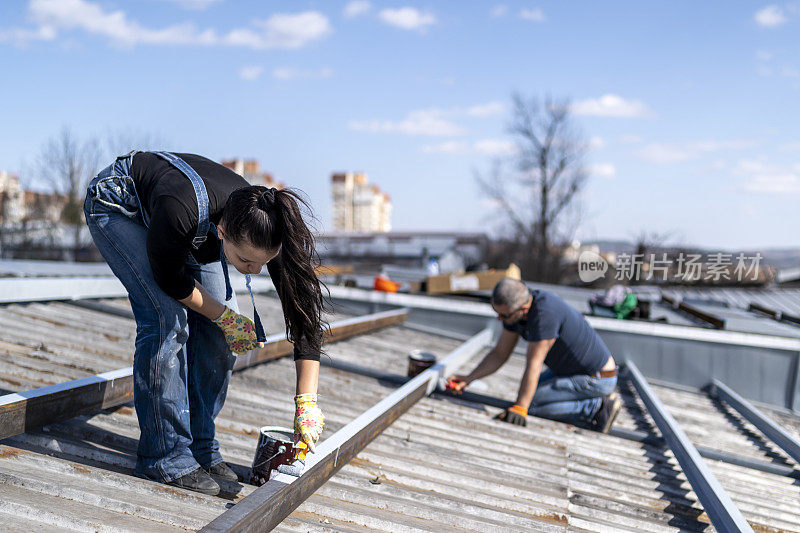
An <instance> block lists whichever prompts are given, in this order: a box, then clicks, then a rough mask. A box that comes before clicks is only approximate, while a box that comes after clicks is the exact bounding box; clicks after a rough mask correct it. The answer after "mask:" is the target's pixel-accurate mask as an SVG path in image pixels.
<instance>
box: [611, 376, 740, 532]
mask: <svg viewBox="0 0 800 533" xmlns="http://www.w3.org/2000/svg"><path fill="white" fill-rule="evenodd" d="M625 369H626V370H627V372H628V374H629V377H630V380H631V382H632V383H633V385H634V387H636V391H637V392H638V393H639V397H640V398H641V399H642V402H643V403H644V405H645V407H647V411H648V413H649V414H650V416H651V417H652V418H653V421H654V422H655V423H656V426H658V429H659V430H660V431H661V434H662V435H663V436H664V440H665V441H666V442H667V444H668V445H669V447H670V449H671V450H672V453H673V454H674V455H675V458H676V459H677V460H678V463H679V464H680V465H681V469H682V470H683V472H684V474H686V478H687V479H688V480H689V483H690V484H691V486H692V489H693V490H694V492H695V494H697V498H698V500H700V503H701V504H702V505H703V508H704V509H705V510H706V513H707V514H708V516H709V518H710V519H711V523H712V524H714V527H716V528H717V530H719V531H723V532H728V531H731V532H733V531H753V529H752V528H751V527H750V524H749V523H748V522H747V520H745V518H744V516H742V513H741V512H740V511H739V509H738V508H737V507H736V505H735V504H734V503H733V500H731V498H730V496H728V493H727V492H725V489H723V488H722V485H720V483H719V481H717V478H716V477H715V476H714V474H713V473H712V472H711V469H709V468H708V465H707V464H706V463H705V461H703V459H702V458H701V457H700V453H699V452H698V451H697V448H695V447H694V444H692V442H691V441H690V440H689V437H687V436H686V433H684V432H683V430H682V429H681V427H680V426H679V425H678V423H677V422H676V421H675V419H674V418H673V417H672V415H671V414H669V412H668V411H667V409H666V407H664V404H662V403H661V400H659V399H658V397H657V396H656V395H655V393H654V392H653V391H652V389H650V385H648V383H647V380H646V379H645V378H644V376H643V375H642V374H641V372H639V369H638V368H637V367H636V364H635V363H633V362H632V361H628V362H627V363H625Z"/></svg>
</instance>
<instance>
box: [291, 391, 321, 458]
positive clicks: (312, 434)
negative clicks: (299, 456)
mask: <svg viewBox="0 0 800 533" xmlns="http://www.w3.org/2000/svg"><path fill="white" fill-rule="evenodd" d="M294 404H295V406H296V409H295V412H294V439H295V442H299V441H300V440H301V439H302V440H303V442H305V443H306V444H307V445H308V449H309V450H311V451H312V452H313V451H314V443H315V442H317V440H319V435H320V433H322V428H323V426H325V417H324V416H322V411H320V409H319V407H317V395H316V394H312V393H310V392H309V393H306V394H298V395H297V396H295V397H294Z"/></svg>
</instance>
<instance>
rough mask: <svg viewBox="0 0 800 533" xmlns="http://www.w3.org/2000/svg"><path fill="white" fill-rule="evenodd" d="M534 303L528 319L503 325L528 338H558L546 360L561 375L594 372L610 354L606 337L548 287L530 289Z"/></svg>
mask: <svg viewBox="0 0 800 533" xmlns="http://www.w3.org/2000/svg"><path fill="white" fill-rule="evenodd" d="M531 294H532V295H533V303H532V304H531V310H530V312H529V313H528V319H527V321H526V322H517V323H516V324H512V325H510V326H509V325H507V324H506V323H505V322H503V327H504V328H505V329H507V330H509V331H514V332H516V333H519V334H520V336H521V337H522V338H523V339H525V340H526V341H528V342H536V341H540V340H544V339H556V342H555V343H554V344H553V346H552V347H551V348H550V351H549V352H547V357H546V358H545V360H544V364H546V365H547V367H548V368H549V369H550V370H552V371H553V372H555V373H556V375H559V376H572V375H575V374H594V373H595V372H597V371H598V370H600V369H602V368H603V366H604V365H605V364H606V362H607V361H608V358H609V357H611V352H609V351H608V347H607V346H606V345H605V343H604V342H603V339H601V338H600V336H599V335H598V334H597V332H596V331H595V330H594V329H592V326H590V325H589V323H588V322H587V321H586V319H585V318H584V317H583V315H582V314H580V313H579V312H578V311H577V310H576V309H575V308H573V307H572V306H570V305H569V304H568V303H567V302H565V301H564V300H562V299H561V298H560V297H558V296H556V295H555V294H553V293H550V292H547V291H534V290H532V291H531Z"/></svg>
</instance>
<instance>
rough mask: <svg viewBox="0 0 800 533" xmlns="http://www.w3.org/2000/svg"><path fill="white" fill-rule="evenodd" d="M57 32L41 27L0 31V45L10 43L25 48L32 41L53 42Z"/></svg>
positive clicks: (52, 28)
mask: <svg viewBox="0 0 800 533" xmlns="http://www.w3.org/2000/svg"><path fill="white" fill-rule="evenodd" d="M56 37H58V32H57V31H56V29H55V28H54V27H53V26H50V25H41V26H39V27H38V28H36V29H35V30H24V29H20V28H15V29H11V30H5V31H0V43H2V42H7V41H10V42H12V43H14V44H15V45H17V46H27V45H28V44H30V43H31V42H33V41H53V40H55V38H56Z"/></svg>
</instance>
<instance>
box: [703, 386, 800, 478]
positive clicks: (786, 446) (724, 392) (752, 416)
mask: <svg viewBox="0 0 800 533" xmlns="http://www.w3.org/2000/svg"><path fill="white" fill-rule="evenodd" d="M708 392H709V394H710V395H711V396H713V397H715V398H719V399H720V400H722V401H724V402H725V403H727V404H728V405H730V406H731V407H733V408H734V409H735V410H736V411H737V412H738V413H739V414H740V415H742V416H743V417H744V418H745V419H746V420H747V421H748V422H750V423H751V424H753V425H754V426H755V427H757V428H758V430H759V431H761V433H763V434H764V436H766V437H767V438H768V439H769V440H771V441H772V442H774V443H775V444H777V445H778V446H779V447H780V448H781V449H782V450H783V451H785V452H786V453H787V454H789V456H790V457H791V458H792V459H794V460H795V461H797V462H798V463H800V442H798V441H797V439H795V438H794V437H793V436H792V435H791V434H790V433H789V432H788V431H786V430H785V429H783V428H782V427H781V426H779V425H778V424H776V423H775V422H773V421H772V420H770V419H769V418H767V417H766V416H764V415H763V414H762V413H761V411H759V410H758V409H756V408H755V407H753V405H752V404H750V402H748V401H747V400H745V399H744V398H742V397H741V396H739V395H738V394H736V392H735V391H734V390H733V389H731V388H730V387H728V386H727V385H725V384H724V383H723V382H721V381H720V380H718V379H713V380H711V386H710V388H709V391H708Z"/></svg>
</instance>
